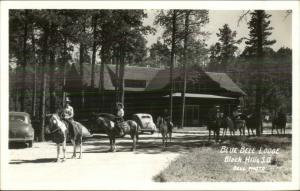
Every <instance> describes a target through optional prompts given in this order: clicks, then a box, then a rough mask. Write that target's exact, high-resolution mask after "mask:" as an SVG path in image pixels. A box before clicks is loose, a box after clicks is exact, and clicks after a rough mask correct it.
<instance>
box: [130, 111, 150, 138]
mask: <svg viewBox="0 0 300 191" xmlns="http://www.w3.org/2000/svg"><path fill="white" fill-rule="evenodd" d="M132 119H133V120H134V121H135V122H137V124H138V125H139V126H140V131H141V133H144V132H150V133H151V134H153V133H154V132H155V131H156V125H155V123H154V122H153V118H152V116H151V115H150V114H147V113H136V114H134V115H133V116H132Z"/></svg>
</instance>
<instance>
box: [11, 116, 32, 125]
mask: <svg viewBox="0 0 300 191" xmlns="http://www.w3.org/2000/svg"><path fill="white" fill-rule="evenodd" d="M9 121H20V122H24V123H27V124H28V119H27V117H25V116H21V115H10V116H9Z"/></svg>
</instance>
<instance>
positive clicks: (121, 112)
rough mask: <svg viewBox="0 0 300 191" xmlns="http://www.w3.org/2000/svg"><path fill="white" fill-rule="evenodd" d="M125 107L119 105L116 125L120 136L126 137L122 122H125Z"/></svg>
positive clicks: (119, 103)
mask: <svg viewBox="0 0 300 191" xmlns="http://www.w3.org/2000/svg"><path fill="white" fill-rule="evenodd" d="M123 117H124V105H123V104H122V103H121V102H118V103H117V116H116V121H115V122H116V125H117V128H118V129H119V131H120V135H121V136H122V135H124V130H123V128H122V127H121V126H122V122H123V121H124V118H123Z"/></svg>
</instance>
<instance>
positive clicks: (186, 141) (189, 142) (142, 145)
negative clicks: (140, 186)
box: [83, 134, 291, 154]
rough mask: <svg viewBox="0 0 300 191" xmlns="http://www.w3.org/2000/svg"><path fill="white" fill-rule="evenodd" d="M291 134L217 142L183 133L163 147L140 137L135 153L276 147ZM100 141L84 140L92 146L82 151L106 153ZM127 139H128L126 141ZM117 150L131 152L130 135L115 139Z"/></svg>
mask: <svg viewBox="0 0 300 191" xmlns="http://www.w3.org/2000/svg"><path fill="white" fill-rule="evenodd" d="M266 137H274V139H278V138H280V139H279V141H277V142H270V141H268V140H264V138H266ZM290 138H291V135H263V136H260V137H255V136H251V137H248V136H235V137H230V136H226V137H221V140H220V141H219V142H216V141H215V140H213V139H211V140H208V136H202V135H201V136H199V135H195V134H191V135H183V136H178V137H174V138H172V142H171V143H168V144H167V147H165V148H163V145H162V139H161V137H142V136H141V137H140V139H139V142H138V143H137V147H136V151H135V152H134V153H135V154H161V153H179V154H181V153H186V152H189V151H190V150H192V149H194V148H199V147H219V146H220V145H227V144H228V145H231V146H241V145H243V144H249V145H251V146H253V147H277V146H281V147H282V146H284V145H289V143H290V141H291V139H290ZM104 140H106V141H104V142H103V141H102V142H97V139H93V141H90V142H86V143H85V144H84V145H88V146H93V148H85V149H84V151H83V153H108V152H110V151H109V141H108V139H107V138H105V139H104ZM128 140H129V141H128ZM232 144H236V145H232ZM116 145H117V151H116V152H131V151H132V150H131V148H132V141H131V139H130V137H124V138H121V139H116Z"/></svg>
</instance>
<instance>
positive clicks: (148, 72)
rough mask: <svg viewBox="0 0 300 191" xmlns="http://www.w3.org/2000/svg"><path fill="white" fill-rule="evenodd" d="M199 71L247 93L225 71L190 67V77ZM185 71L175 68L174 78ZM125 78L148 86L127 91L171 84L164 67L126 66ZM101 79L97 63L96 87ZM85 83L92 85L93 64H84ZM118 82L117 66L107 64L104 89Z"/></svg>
mask: <svg viewBox="0 0 300 191" xmlns="http://www.w3.org/2000/svg"><path fill="white" fill-rule="evenodd" d="M74 67H75V69H76V71H77V73H79V71H80V70H79V65H78V64H74ZM199 71H201V72H202V73H204V74H206V76H207V77H208V78H209V79H210V80H212V81H214V82H215V83H217V84H219V86H220V88H223V89H225V90H227V91H229V92H234V93H238V94H240V95H246V93H245V92H244V91H243V90H241V89H240V88H239V87H238V86H237V85H236V84H235V83H234V82H233V81H232V80H231V79H230V77H229V76H228V75H227V74H225V73H215V72H204V71H203V70H202V69H201V68H200V67H196V69H195V67H190V68H188V70H187V73H188V79H190V78H192V77H195V75H198V74H199ZM182 76H183V71H182V69H181V68H175V69H174V72H173V79H178V78H182ZM124 79H125V80H144V81H146V86H145V87H144V88H130V87H125V90H127V91H152V90H160V89H163V88H165V87H166V86H167V85H168V84H169V79H170V71H169V69H162V68H150V67H138V66H126V68H125V72H124ZM99 81H100V65H98V64H96V65H95V81H94V83H95V87H99ZM83 83H84V85H85V86H88V87H89V86H91V65H90V64H83ZM115 84H116V67H115V65H105V67H104V89H105V90H114V89H115Z"/></svg>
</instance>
